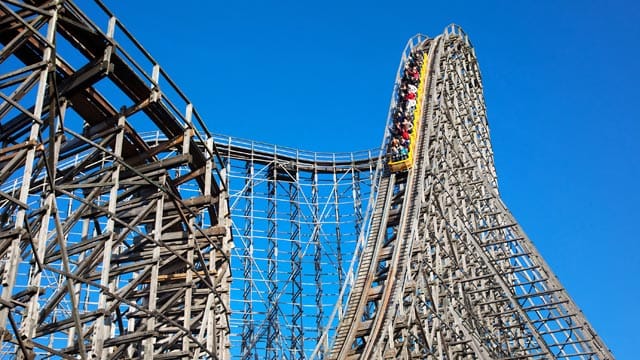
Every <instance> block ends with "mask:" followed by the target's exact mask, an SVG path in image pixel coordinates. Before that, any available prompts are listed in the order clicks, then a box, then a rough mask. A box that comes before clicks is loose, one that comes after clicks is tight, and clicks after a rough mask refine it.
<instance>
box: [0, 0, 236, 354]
mask: <svg viewBox="0 0 640 360" xmlns="http://www.w3.org/2000/svg"><path fill="white" fill-rule="evenodd" d="M83 5H84V6H86V7H91V6H92V7H93V8H92V11H93V14H94V17H93V18H89V17H88V16H87V15H85V13H84V12H83V11H81V10H80V9H79V8H77V7H76V5H75V4H74V3H72V2H70V1H26V0H25V1H0V44H1V45H0V69H2V70H1V73H0V98H1V100H0V273H1V276H2V293H1V295H0V354H1V355H2V358H18V359H33V358H34V357H37V358H48V357H53V358H73V359H89V358H91V359H107V358H110V359H111V358H114V359H121V358H127V359H131V358H140V359H142V358H144V359H156V358H169V359H175V358H218V359H223V358H227V357H228V354H229V352H228V347H229V343H228V335H229V321H228V316H229V314H230V309H229V281H230V272H229V255H230V248H231V237H230V233H229V231H228V228H229V226H230V225H229V221H228V212H229V209H228V205H227V203H228V198H227V190H226V188H225V186H226V185H225V183H224V180H225V175H224V173H223V172H224V169H223V168H221V166H220V165H221V164H222V162H221V159H220V158H219V155H218V153H217V150H216V148H215V146H214V144H213V140H212V139H211V135H210V134H209V133H208V131H207V129H206V128H205V127H204V125H203V122H202V120H201V119H200V117H199V115H198V114H197V112H195V110H194V108H193V107H192V105H191V104H190V103H189V101H188V99H187V98H186V97H185V96H184V95H183V94H182V93H181V92H180V90H179V89H178V88H177V87H176V86H175V84H174V83H173V82H172V81H171V79H169V78H168V77H167V75H166V74H165V72H164V71H163V70H162V68H161V67H160V66H159V65H158V64H157V63H156V62H155V60H153V58H152V57H151V56H150V55H149V54H148V53H147V52H146V51H145V50H144V48H142V47H141V46H140V45H139V44H138V42H137V41H136V40H135V38H133V37H132V36H131V35H130V34H129V32H128V31H127V30H126V29H125V28H124V27H123V26H122V24H121V23H120V22H119V21H118V20H117V19H116V18H115V17H114V16H113V15H112V14H111V13H110V12H109V11H108V10H107V9H106V8H104V7H103V6H102V5H101V3H99V2H97V3H88V2H85V4H83ZM140 131H154V132H156V133H157V134H159V135H161V136H159V138H161V140H159V141H149V139H144V138H143V137H142V136H141V133H140Z"/></svg>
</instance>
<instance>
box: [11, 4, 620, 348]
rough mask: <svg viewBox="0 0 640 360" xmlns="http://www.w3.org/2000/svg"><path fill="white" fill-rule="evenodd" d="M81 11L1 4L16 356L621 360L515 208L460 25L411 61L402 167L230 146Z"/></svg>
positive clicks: (102, 18)
mask: <svg viewBox="0 0 640 360" xmlns="http://www.w3.org/2000/svg"><path fill="white" fill-rule="evenodd" d="M82 6H83V8H80V7H78V6H77V5H76V4H75V3H74V2H72V1H36V0H22V1H9V0H0V24H2V26H0V44H1V45H0V46H1V47H0V65H1V66H2V67H1V69H2V70H1V71H0V98H1V100H0V271H1V272H2V294H1V297H0V330H1V334H0V335H2V336H1V337H0V341H1V342H2V346H1V348H0V353H1V354H2V355H3V356H7V357H10V358H26V359H31V358H33V357H34V356H36V357H38V358H43V357H47V356H49V357H53V358H83V359H86V358H101V359H107V358H114V359H121V358H122V359H129V358H145V359H152V358H167V359H174V358H185V359H187V358H188V359H195V358H214V359H215V358H217V359H229V358H231V359H325V358H326V359H356V358H358V359H551V358H561V359H613V356H612V355H611V353H610V352H609V350H608V349H607V348H606V346H605V345H604V344H603V343H602V341H601V340H600V339H599V337H598V336H597V334H596V332H595V331H594V329H593V328H592V327H591V326H590V325H589V323H588V322H587V320H586V319H585V318H584V316H583V315H582V313H581V312H580V310H579V309H578V308H577V306H576V305H575V303H574V302H573V300H572V299H571V298H570V297H569V295H568V294H567V292H566V291H565V289H564V288H563V287H562V285H561V284H560V283H559V282H558V279H557V278H556V276H555V275H554V274H553V272H552V271H551V269H550V268H549V266H548V265H547V264H546V263H545V262H544V260H543V259H542V257H541V256H540V254H539V253H538V252H537V250H536V249H535V247H534V246H533V244H532V242H531V241H530V240H529V238H528V237H527V235H526V234H525V233H524V231H523V230H522V229H521V227H520V226H519V225H518V223H517V221H516V220H515V218H514V217H513V216H512V215H511V213H510V212H509V210H508V209H507V207H506V206H505V205H504V203H503V202H502V200H501V199H500V195H499V193H498V185H497V177H496V171H495V167H494V163H493V151H492V148H491V142H490V138H489V128H488V124H487V118H486V109H485V106H484V98H483V91H482V82H481V77H480V72H479V69H478V64H477V61H476V58H475V54H474V50H473V47H472V46H471V43H470V42H469V39H468V37H467V36H466V34H464V32H463V31H462V30H461V29H460V28H459V27H456V26H450V27H448V28H447V29H445V32H444V33H443V34H442V35H439V36H437V37H436V38H433V39H432V38H428V37H425V36H422V35H418V36H416V37H414V38H412V39H411V40H410V41H409V43H408V44H407V46H406V48H405V50H404V52H403V54H402V59H401V62H400V65H399V70H398V75H397V78H396V82H395V86H394V90H393V96H392V101H391V106H390V115H389V117H388V120H387V124H386V125H387V127H389V126H390V125H391V113H392V111H393V109H394V107H395V106H396V103H397V101H398V97H397V96H398V95H397V93H398V87H399V85H400V82H401V75H402V69H403V67H404V65H405V63H406V62H407V61H408V58H409V56H411V54H412V53H413V52H414V51H415V50H420V51H424V52H425V54H427V55H428V59H429V62H428V68H427V76H426V81H425V82H424V83H422V84H421V92H420V94H423V95H422V96H421V97H420V98H419V99H418V101H419V102H420V104H419V106H420V107H421V109H423V111H422V113H421V114H422V115H421V119H420V121H421V124H422V125H421V126H420V130H419V133H418V135H417V143H416V144H415V145H416V150H415V151H416V155H417V156H416V157H415V158H416V160H415V163H414V164H413V167H412V168H411V169H410V170H408V171H405V172H398V173H391V172H389V170H388V168H387V166H386V162H387V156H386V153H385V151H384V150H383V149H384V148H385V146H382V147H381V148H379V149H374V150H367V151H361V152H354V153H340V154H337V153H317V152H308V151H302V150H297V149H291V148H284V147H279V146H276V145H270V144H263V143H258V142H255V141H250V140H242V139H237V138H230V137H226V136H222V135H212V134H211V133H210V132H209V130H207V127H206V126H205V125H204V122H203V120H202V119H201V117H200V116H199V114H198V112H197V111H196V110H195V108H194V107H193V106H192V104H191V103H190V102H189V100H188V98H187V97H186V96H185V95H184V94H183V93H182V92H181V91H180V90H179V88H178V87H177V86H176V84H175V83H174V82H173V81H172V80H171V79H170V78H169V77H168V76H167V74H166V73H165V72H164V71H163V69H162V68H161V67H160V65H159V64H158V63H157V62H156V61H155V60H154V59H153V58H152V57H151V56H150V55H149V54H148V52H147V51H146V50H145V49H144V48H143V47H142V45H141V44H140V43H139V42H138V41H137V40H136V39H135V38H134V37H133V35H132V34H130V33H129V32H128V31H127V30H126V28H125V27H124V26H123V25H122V24H121V23H120V22H119V21H118V20H117V18H116V17H115V16H114V15H113V14H112V13H111V12H110V11H109V10H108V9H107V8H106V7H105V6H104V5H103V4H102V3H101V2H100V1H96V2H95V3H94V2H86V3H83V4H82ZM87 13H91V14H92V16H91V17H89V16H88V15H86V14H87ZM389 136H390V135H389V133H388V131H387V133H385V136H384V141H383V145H386V143H387V141H388V138H389ZM232 239H233V240H232ZM232 274H233V276H232Z"/></svg>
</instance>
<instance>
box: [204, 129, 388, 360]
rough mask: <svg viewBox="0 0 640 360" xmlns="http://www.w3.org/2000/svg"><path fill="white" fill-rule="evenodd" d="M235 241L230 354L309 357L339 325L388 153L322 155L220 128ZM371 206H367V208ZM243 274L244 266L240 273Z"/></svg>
mask: <svg viewBox="0 0 640 360" xmlns="http://www.w3.org/2000/svg"><path fill="white" fill-rule="evenodd" d="M215 141H216V147H217V148H218V149H219V151H220V154H221V155H222V156H223V157H224V158H225V159H227V160H228V161H227V169H226V172H225V173H226V174H227V183H228V184H229V191H230V194H229V196H230V210H231V217H232V219H233V236H234V243H235V245H236V247H235V248H234V249H233V251H232V256H231V268H232V271H233V273H234V275H235V276H234V279H233V286H232V289H231V309H232V317H231V338H230V343H231V345H232V351H231V355H232V357H233V358H239V359H283V358H286V359H302V358H306V357H307V356H308V354H310V353H312V352H313V351H314V349H315V348H316V346H317V344H320V343H324V346H322V347H321V349H320V352H321V353H324V352H326V351H328V338H327V337H326V336H325V335H326V334H325V333H333V332H334V331H335V329H336V328H337V326H338V323H339V319H340V312H341V309H342V307H343V305H344V304H345V302H346V299H347V295H348V291H349V289H350V285H349V284H351V283H352V282H353V276H354V268H355V267H357V261H358V259H359V255H360V253H361V251H362V249H363V246H364V237H363V234H364V232H365V231H366V229H367V221H366V218H367V217H368V215H367V214H368V213H369V214H370V213H371V211H372V209H367V204H373V201H372V199H374V198H375V194H376V184H377V183H378V182H379V180H380V177H381V175H382V173H381V172H377V169H382V168H383V167H382V166H381V163H380V161H381V159H382V157H381V151H380V150H379V149H376V150H375V152H373V151H364V152H359V153H344V154H334V153H316V152H306V151H300V150H296V149H291V148H285V147H277V146H273V145H268V144H263V143H257V142H253V141H246V140H241V139H236V138H230V137H224V136H215ZM367 212H368V213H367ZM237 274H242V277H239V276H238V275H237Z"/></svg>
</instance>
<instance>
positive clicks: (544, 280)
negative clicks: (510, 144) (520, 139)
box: [330, 26, 613, 359]
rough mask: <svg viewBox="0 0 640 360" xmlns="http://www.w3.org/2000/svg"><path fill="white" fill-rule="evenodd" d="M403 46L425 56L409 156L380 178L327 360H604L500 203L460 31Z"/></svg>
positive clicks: (469, 54)
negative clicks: (399, 168) (408, 165)
mask: <svg viewBox="0 0 640 360" xmlns="http://www.w3.org/2000/svg"><path fill="white" fill-rule="evenodd" d="M408 47H409V48H413V47H420V48H421V49H424V50H427V51H428V54H429V56H428V58H429V61H430V64H429V70H428V71H429V73H428V81H427V83H426V86H427V89H428V91H427V92H426V96H425V97H424V98H423V99H421V101H423V106H424V107H425V109H426V111H425V112H424V113H423V118H422V119H421V121H422V127H421V133H420V135H419V138H418V141H419V144H418V153H417V154H416V155H417V156H416V159H417V160H416V163H415V164H414V166H413V168H412V169H411V170H410V171H409V172H407V173H402V174H390V175H389V176H388V178H384V179H382V183H383V184H388V185H387V186H386V187H381V190H380V192H379V194H378V198H377V201H376V205H375V209H376V211H375V212H374V213H373V220H372V225H371V230H372V232H370V233H369V242H368V244H367V247H366V250H365V251H364V252H363V257H362V258H361V259H360V261H359V264H360V270H359V272H358V278H357V279H356V283H355V285H354V286H353V288H352V290H351V293H350V297H349V301H348V305H347V306H346V307H345V312H344V315H343V316H344V319H346V320H347V321H343V322H341V323H340V326H339V328H338V330H337V331H336V333H335V334H336V336H335V341H334V342H333V348H332V351H331V353H330V358H331V359H345V358H348V359H356V358H361V359H414V358H416V359H476V358H480V359H551V358H557V359H612V358H613V356H612V354H611V353H610V351H609V350H608V349H607V348H606V347H605V345H604V344H603V343H602V341H601V339H600V338H599V337H598V336H597V334H596V333H595V331H594V330H593V328H592V327H591V326H590V325H589V323H588V322H587V320H586V319H585V318H584V316H583V314H582V312H581V311H580V310H579V309H578V308H577V306H576V305H575V304H574V302H573V301H572V299H571V298H570V297H569V295H568V294H567V292H566V291H565V290H564V288H563V287H562V286H561V285H560V283H559V282H558V279H557V277H556V276H555V275H554V274H553V272H552V271H551V270H550V268H549V267H548V266H547V264H546V263H545V262H544V260H543V259H542V257H541V256H540V254H539V253H538V252H537V250H536V249H535V247H534V246H533V244H532V242H531V241H530V240H529V239H528V237H527V236H526V234H525V233H524V232H523V231H522V229H521V228H520V226H519V225H518V223H517V221H516V220H515V219H514V217H513V216H512V215H511V213H510V212H509V210H508V209H507V208H506V206H505V205H504V204H503V202H502V200H501V199H500V196H499V194H498V189H497V180H496V172H495V168H494V164H493V152H492V149H491V143H490V139H489V129H488V124H487V119H486V111H485V106H484V100H483V94H482V83H481V78H480V73H479V70H478V64H477V61H476V58H475V54H474V50H473V48H472V46H471V44H470V42H469V40H468V37H467V35H466V34H464V32H463V31H462V30H461V29H460V28H459V27H457V26H450V27H448V28H447V29H446V30H445V32H444V34H442V35H440V36H438V37H436V38H435V39H427V40H424V41H412V42H410V43H409V45H408ZM406 53H407V52H405V54H406ZM404 58H405V57H404V56H403V59H404ZM397 82H398V81H397ZM397 82H396V84H397ZM365 267H366V268H365Z"/></svg>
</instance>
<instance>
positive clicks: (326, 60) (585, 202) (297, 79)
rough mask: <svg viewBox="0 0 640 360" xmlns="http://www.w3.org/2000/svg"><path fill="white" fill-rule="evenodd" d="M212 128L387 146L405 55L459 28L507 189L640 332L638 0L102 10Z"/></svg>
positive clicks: (579, 295)
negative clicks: (476, 73)
mask: <svg viewBox="0 0 640 360" xmlns="http://www.w3.org/2000/svg"><path fill="white" fill-rule="evenodd" d="M106 4H107V6H108V7H109V8H110V9H111V10H112V11H113V12H115V14H116V15H117V16H118V17H119V18H120V19H121V20H122V21H123V22H124V24H125V25H126V27H127V28H128V29H129V30H130V31H131V32H132V33H133V34H134V35H135V36H136V37H137V38H138V40H139V41H140V42H141V43H142V44H143V45H144V46H145V48H146V49H147V50H148V51H149V52H150V53H151V54H152V55H153V56H154V57H155V58H156V59H157V60H158V61H159V62H160V64H162V66H163V68H164V69H165V70H166V71H167V72H168V73H169V74H170V75H171V76H172V78H173V79H174V80H175V81H176V82H177V84H178V85H179V86H180V87H181V89H182V90H183V91H184V92H185V93H186V94H187V95H188V96H189V97H190V99H191V100H192V102H193V103H194V104H195V106H196V108H197V109H198V111H199V112H200V114H201V115H202V116H203V117H204V118H205V119H206V121H207V123H208V126H209V129H210V130H211V131H213V132H216V133H222V134H226V135H232V136H236V137H242V138H248V139H253V140H259V141H264V142H268V143H275V144H278V145H286V146H291V147H297V148H302V149H305V150H316V151H352V150H364V149H369V148H373V147H377V146H379V145H380V143H381V140H382V135H383V131H384V123H385V116H386V113H387V109H388V106H389V99H390V95H391V90H392V85H393V81H394V76H395V72H396V68H397V65H398V61H399V59H400V54H401V51H402V49H403V47H404V45H405V43H406V41H407V40H408V39H409V38H410V37H411V36H412V35H414V34H415V33H418V32H421V33H424V34H427V35H429V36H432V37H434V36H436V35H438V34H440V33H441V32H442V30H443V29H444V27H445V26H446V25H448V24H449V23H452V22H455V23H457V24H460V25H461V26H462V27H463V28H464V29H465V31H466V32H467V33H468V34H469V36H470V38H471V41H472V42H473V44H474V45H475V47H476V54H477V56H478V59H479V63H480V69H481V72H482V75H483V81H484V89H485V97H486V103H487V109H488V118H489V124H490V129H491V136H492V140H493V147H494V152H495V160H496V166H497V170H498V176H499V180H500V189H501V193H502V197H503V199H504V200H505V203H506V204H507V206H509V208H510V209H511V211H512V212H513V214H514V215H515V216H516V218H517V219H518V220H519V222H520V223H521V224H522V226H523V227H524V229H525V231H527V233H528V235H529V236H530V238H531V239H532V240H533V241H534V243H535V245H536V246H537V247H538V249H539V250H540V252H541V253H542V255H543V257H544V258H545V259H546V260H547V262H548V263H549V264H550V266H551V268H552V269H553V271H554V272H555V273H556V274H557V275H558V277H559V278H560V281H561V282H562V284H563V285H564V286H565V287H566V288H567V289H568V291H569V293H570V294H571V296H572V297H573V298H574V300H575V301H576V302H577V304H578V306H579V307H580V308H581V309H582V310H583V311H584V312H585V314H586V316H587V318H588V319H589V321H590V322H591V324H592V325H593V326H594V327H595V329H596V331H597V332H598V333H599V334H600V336H601V337H602V338H603V339H604V341H605V342H606V344H607V345H608V346H609V347H610V348H611V349H612V350H613V352H614V355H615V356H616V357H617V358H618V359H635V358H637V355H636V356H634V355H635V354H636V352H637V351H636V350H635V349H636V348H637V344H638V343H640V335H639V332H638V331H637V329H636V326H637V323H638V322H640V316H639V315H638V314H639V312H638V311H637V308H638V305H640V301H639V300H638V299H639V298H640V291H639V289H638V288H639V286H640V280H639V277H638V275H640V271H639V269H638V268H639V266H640V261H639V260H640V255H638V245H637V244H638V239H637V235H636V234H637V228H638V225H639V224H640V211H639V208H640V196H639V191H638V181H637V178H638V176H639V175H640V164H639V160H638V156H639V155H640V146H639V145H638V138H639V136H640V124H639V120H640V116H639V115H638V104H639V103H640V102H639V100H638V93H639V92H638V86H640V75H639V74H640V72H639V71H638V70H637V67H638V66H637V63H638V59H640V51H638V45H639V42H640V41H639V39H640V5H639V3H638V2H634V1H630V0H629V1H621V0H613V1H606V2H605V1H564V2H556V1H538V2H532V1H526V2H525V1H510V2H507V1H483V2H475V1H457V2H455V3H453V2H444V1H441V2H439V3H434V2H427V1H413V2H402V6H400V5H399V4H400V3H398V2H391V1H389V2H376V1H373V2H371V1H361V2H350V1H333V0H329V1H322V2H303V1H279V2H263V1H247V0H245V1H241V2H230V1H225V2H222V1H211V2H209V1H194V0H183V1H180V2H179V6H176V4H177V2H175V1H167V0H163V1H136V2H131V1H116V0H108V1H106Z"/></svg>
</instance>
